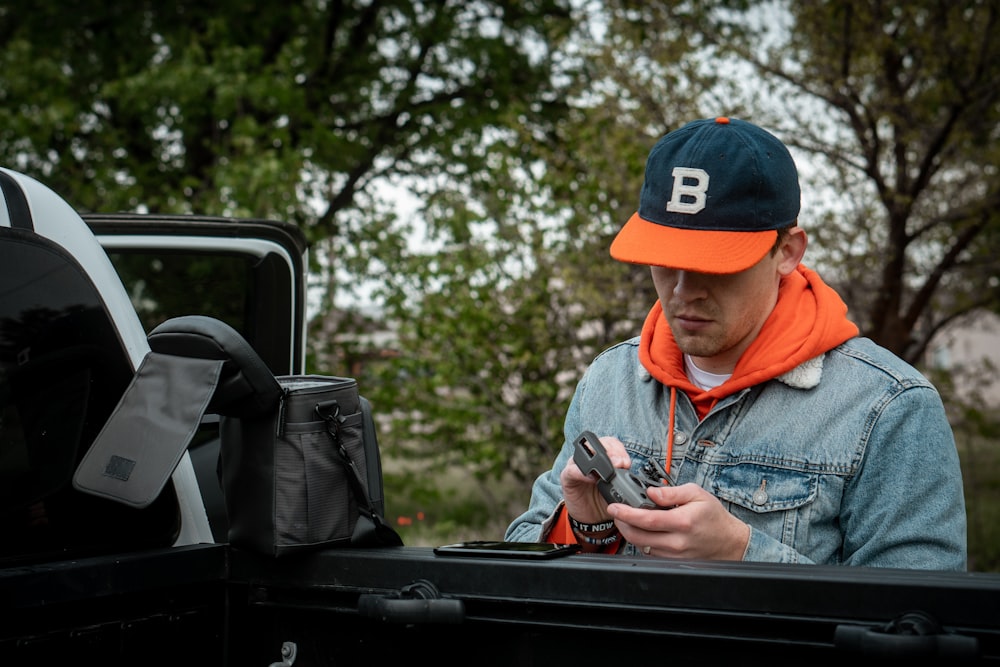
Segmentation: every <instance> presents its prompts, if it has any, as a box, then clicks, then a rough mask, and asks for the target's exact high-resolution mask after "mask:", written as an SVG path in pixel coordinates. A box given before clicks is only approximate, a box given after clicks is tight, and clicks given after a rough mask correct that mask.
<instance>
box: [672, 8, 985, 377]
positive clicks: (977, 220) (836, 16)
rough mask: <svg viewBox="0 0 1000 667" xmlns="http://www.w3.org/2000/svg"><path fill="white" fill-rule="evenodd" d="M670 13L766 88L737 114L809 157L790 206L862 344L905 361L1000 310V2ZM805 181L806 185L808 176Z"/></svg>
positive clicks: (919, 357)
mask: <svg viewBox="0 0 1000 667" xmlns="http://www.w3.org/2000/svg"><path fill="white" fill-rule="evenodd" d="M715 17H716V18H715V20H714V21H710V22H704V21H701V20H700V19H698V17H693V18H692V17H690V16H685V15H683V14H682V13H677V12H675V13H673V18H674V19H675V20H677V19H680V20H683V21H684V24H685V25H686V26H687V27H688V28H689V29H691V30H693V31H695V32H697V34H698V35H700V36H701V37H702V39H704V41H705V43H706V44H711V45H712V46H713V47H714V48H715V49H717V50H718V53H719V55H720V57H723V58H731V59H734V60H735V61H736V62H740V63H745V64H749V65H750V66H752V68H753V69H754V71H755V72H756V73H757V74H758V75H759V77H760V81H761V82H762V83H763V84H764V85H763V86H762V87H759V88H756V89H755V90H754V91H753V93H755V94H751V95H750V96H749V98H750V99H749V100H748V108H749V109H751V110H752V111H753V113H754V114H755V115H756V116H758V117H759V118H760V119H761V121H762V122H763V123H764V124H766V125H768V126H769V127H772V128H773V129H774V130H775V131H776V132H777V133H779V134H780V135H781V136H782V138H783V139H784V140H785V142H786V143H788V144H789V145H790V146H792V147H793V149H794V148H797V149H799V151H800V153H801V154H803V155H805V156H807V159H809V160H811V161H813V162H814V166H815V167H816V168H817V171H815V172H807V173H806V176H807V177H808V178H811V179H813V181H814V183H813V185H814V187H815V192H817V193H821V194H824V195H825V196H826V197H828V199H827V201H832V202H833V203H832V205H831V206H829V207H828V208H827V210H826V211H825V212H824V214H823V215H817V208H818V207H817V205H816V204H817V203H818V202H816V201H813V202H809V203H808V205H807V207H806V208H805V209H804V211H803V218H804V219H803V224H805V225H806V226H807V228H808V230H809V232H810V234H811V235H812V236H813V238H814V240H815V243H814V248H815V249H816V250H818V251H819V253H820V254H819V255H818V256H819V258H820V260H819V261H821V262H824V263H825V264H826V266H827V267H828V268H829V269H830V270H831V271H832V274H831V277H832V278H833V279H834V280H835V281H836V284H837V287H838V289H839V290H840V291H841V293H842V294H843V295H844V297H845V300H846V301H847V302H848V305H849V306H850V309H851V314H852V317H853V318H854V319H855V320H856V321H857V322H858V323H859V325H860V326H861V329H862V333H863V334H864V335H867V336H870V337H871V338H873V339H875V340H876V341H877V342H879V343H881V344H882V345H884V346H886V347H888V348H889V349H890V350H892V351H894V352H896V353H897V354H899V355H900V356H902V357H903V358H905V359H907V360H908V361H910V362H912V363H917V364H919V363H920V362H921V361H922V359H923V358H924V356H925V354H926V352H927V349H928V345H929V344H930V342H931V340H932V339H933V338H934V336H935V335H936V334H938V333H939V332H940V331H941V329H942V328H943V327H945V326H947V325H948V324H949V323H951V322H954V321H955V320H957V319H960V318H962V317H964V316H967V315H969V314H971V313H974V312H976V311H977V310H979V309H992V310H994V311H996V310H997V309H998V307H1000V279H998V275H1000V257H998V255H997V253H996V247H997V244H996V241H997V238H998V232H1000V173H998V170H997V167H996V165H997V163H998V158H1000V144H998V142H997V139H998V131H997V128H998V127H1000V123H998V121H1000V44H998V43H997V40H996V39H995V34H996V30H997V28H998V22H1000V5H997V3H996V2H993V1H992V0H972V1H966V2H948V1H946V0H921V1H919V2H907V3H895V2H882V1H881V0H871V1H866V2H860V1H856V0H843V1H839V2H825V3H795V2H792V3H787V5H782V4H779V5H777V6H770V7H768V6H767V5H765V6H764V7H763V8H762V7H752V8H751V9H750V10H749V11H747V12H734V11H728V12H719V13H717V14H715ZM817 180H818V181H819V183H817V182H816V181H817Z"/></svg>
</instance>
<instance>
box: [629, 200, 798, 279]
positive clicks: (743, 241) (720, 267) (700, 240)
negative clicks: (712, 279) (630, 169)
mask: <svg viewBox="0 0 1000 667" xmlns="http://www.w3.org/2000/svg"><path fill="white" fill-rule="evenodd" d="M777 238H778V233H777V232H776V231H775V230H773V229H770V230H767V231H763V232H720V231H713V230H700V229H681V228H679V227H668V226H667V225H659V224H656V223H655V222H649V221H648V220H645V219H643V218H640V217H639V213H638V212H636V213H634V214H632V217H631V218H629V221H628V222H627V223H625V226H624V227H622V228H621V231H619V232H618V235H617V236H616V237H615V240H614V241H612V242H611V256H612V257H614V258H615V259H617V260H618V261H620V262H629V263H632V264H649V265H650V266H665V267H667V268H671V269H679V270H681V271H695V272H697V273H739V272H740V271H745V270H746V269H749V268H750V267H751V266H753V265H754V264H756V263H757V262H759V261H760V260H761V259H763V257H764V255H766V254H767V252H768V251H769V250H770V249H771V248H773V247H774V242H775V241H776V240H777Z"/></svg>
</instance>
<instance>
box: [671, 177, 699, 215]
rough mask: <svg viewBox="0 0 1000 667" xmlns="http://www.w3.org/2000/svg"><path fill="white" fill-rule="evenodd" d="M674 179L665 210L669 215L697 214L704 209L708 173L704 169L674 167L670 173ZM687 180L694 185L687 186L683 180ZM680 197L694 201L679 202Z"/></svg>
mask: <svg viewBox="0 0 1000 667" xmlns="http://www.w3.org/2000/svg"><path fill="white" fill-rule="evenodd" d="M671 176H673V177H674V190H673V192H671V193H670V201H668V202H667V210H668V211H670V212H671V213H697V212H698V211H700V210H702V209H703V208H705V192H706V191H707V190H708V172H707V171H705V170H704V169H692V168H691V167H674V171H673V172H672V173H671ZM685 178H689V179H692V180H694V181H695V183H693V184H691V185H688V184H686V183H684V179H685ZM682 196H687V197H692V198H694V201H681V197H682Z"/></svg>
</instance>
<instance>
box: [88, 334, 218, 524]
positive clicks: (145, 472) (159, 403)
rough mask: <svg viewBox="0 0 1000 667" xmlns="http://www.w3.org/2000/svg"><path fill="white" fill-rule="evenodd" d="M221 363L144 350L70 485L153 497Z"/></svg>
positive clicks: (136, 503) (134, 500)
mask: <svg viewBox="0 0 1000 667" xmlns="http://www.w3.org/2000/svg"><path fill="white" fill-rule="evenodd" d="M223 363H224V361H223V360H221V359H191V358H188V357H178V356H174V355H168V354H159V353H156V352H150V353H148V354H147V355H146V357H145V358H144V359H143V360H142V363H141V364H140V365H139V369H138V370H137V371H136V374H135V377H133V378H132V382H131V384H130V385H129V386H128V388H127V389H126V390H125V393H124V394H123V395H122V398H121V400H120V401H119V402H118V406H117V407H116V408H115V410H114V412H113V413H112V414H111V417H110V418H109V419H108V421H107V423H106V424H105V425H104V428H103V429H101V432H100V433H99V434H98V435H97V438H96V439H95V440H94V444H93V445H92V446H91V447H90V450H89V451H88V452H87V454H86V455H85V456H84V457H83V460H82V461H81V462H80V465H79V466H78V467H77V469H76V474H75V475H74V476H73V486H74V487H75V488H76V489H78V490H80V491H83V492H85V493H90V494H93V495H95V496H102V497H104V498H109V499H111V500H115V501H118V502H121V503H125V504H127V505H131V506H133V507H137V508H142V507H146V506H147V505H149V504H150V503H151V502H153V501H154V500H156V497H157V496H158V495H160V491H162V490H163V487H164V485H166V483H167V480H168V479H169V477H170V475H171V474H173V472H174V468H176V467H177V464H178V462H180V459H181V456H182V455H183V454H184V450H185V449H186V448H187V446H188V445H189V444H190V443H191V439H192V438H193V437H194V433H195V430H196V429H197V428H198V424H199V423H200V422H201V418H202V415H204V414H205V408H206V407H207V406H208V403H209V401H210V400H211V398H212V395H213V393H214V392H215V387H216V385H217V384H218V382H219V375H220V372H221V369H222V365H223Z"/></svg>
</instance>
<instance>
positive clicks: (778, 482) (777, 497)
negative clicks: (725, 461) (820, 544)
mask: <svg viewBox="0 0 1000 667" xmlns="http://www.w3.org/2000/svg"><path fill="white" fill-rule="evenodd" d="M818 478H819V476H818V475H817V474H816V473H809V472H804V471H801V470H792V469H788V468H777V467H774V466H767V465H761V464H759V463H738V464H735V465H725V466H719V467H718V468H716V471H715V473H714V475H713V477H712V486H711V489H710V491H711V492H712V494H713V495H715V496H716V497H717V498H719V499H720V500H722V501H724V502H728V503H731V504H732V505H735V506H736V507H739V508H742V509H743V510H746V511H748V512H750V513H751V514H756V515H760V514H766V513H768V512H782V511H789V510H797V509H800V508H803V507H806V506H808V505H810V504H811V503H812V502H813V501H814V500H816V495H817V493H818V486H819V481H818ZM741 518H744V517H741Z"/></svg>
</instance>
